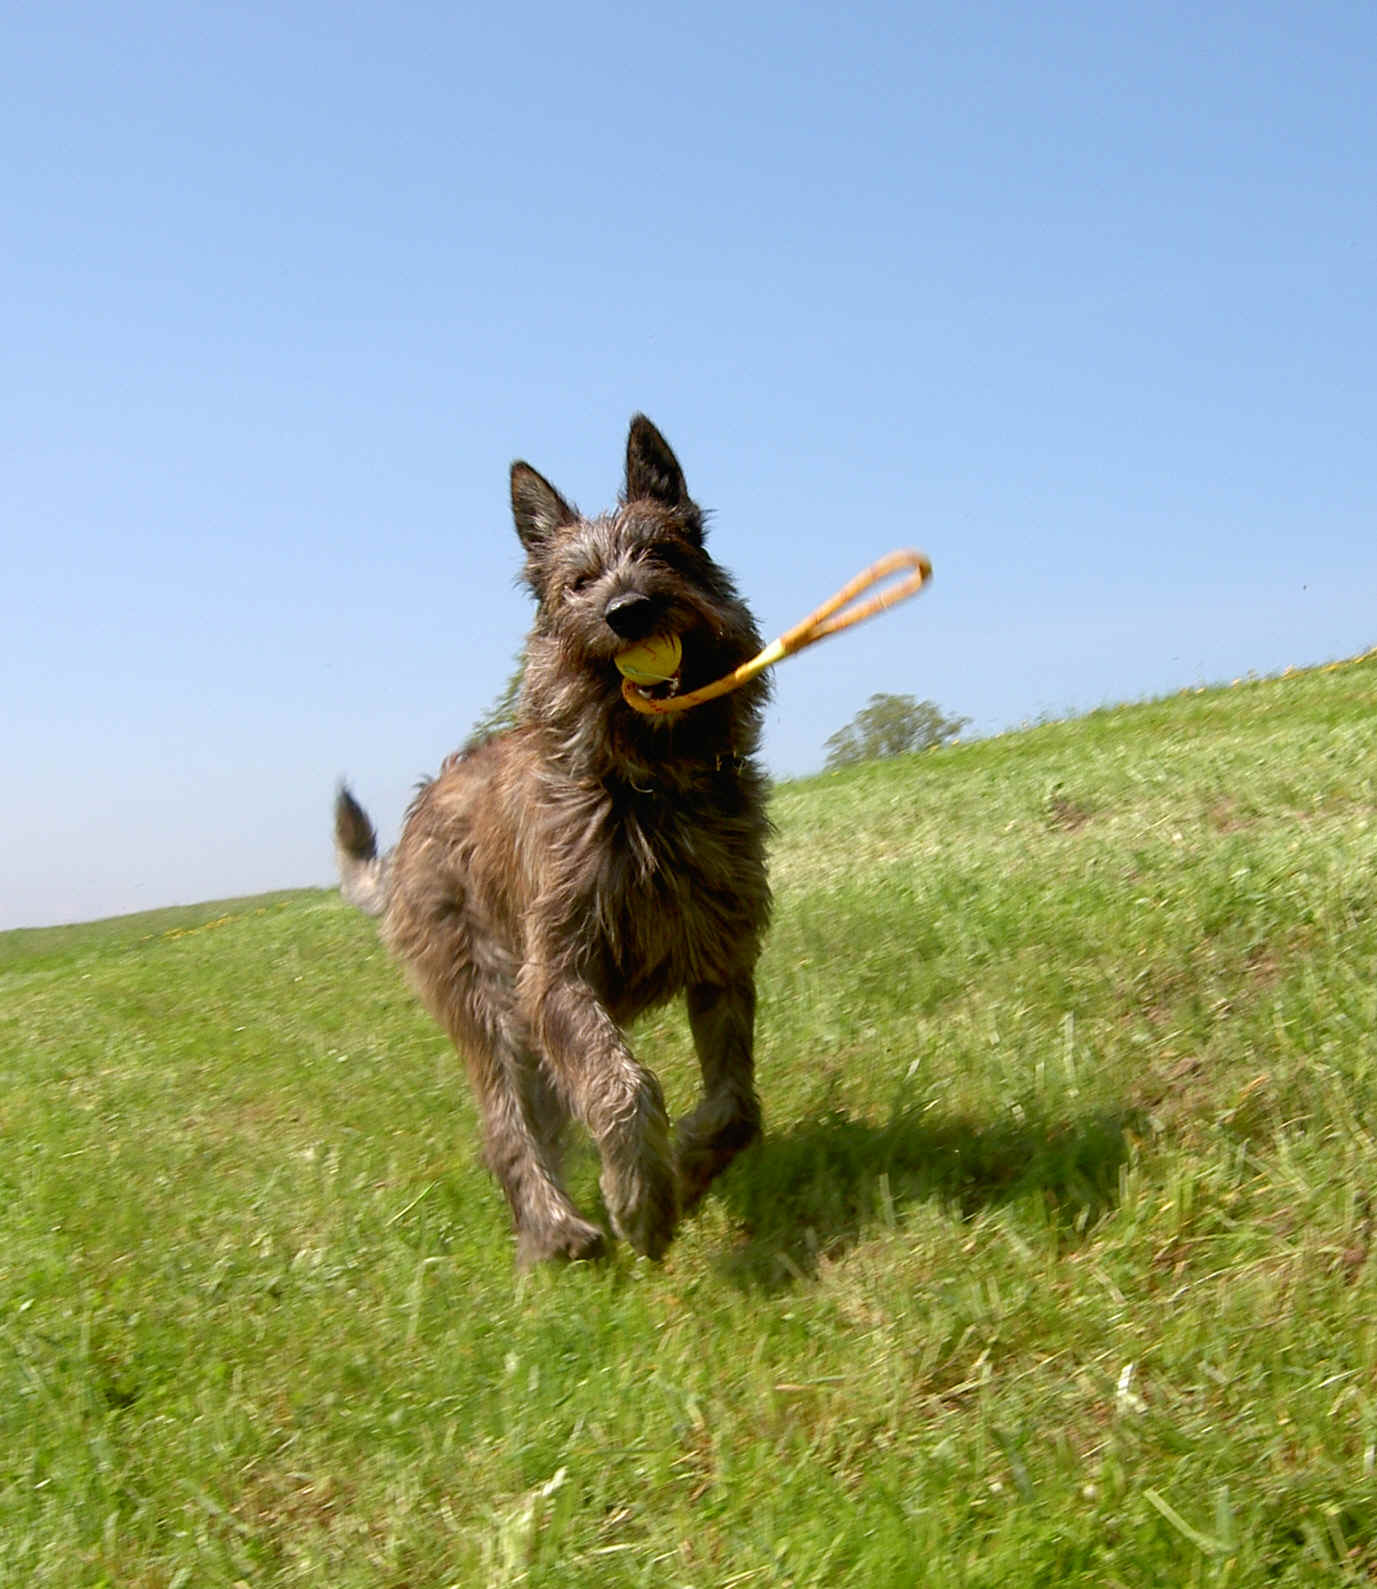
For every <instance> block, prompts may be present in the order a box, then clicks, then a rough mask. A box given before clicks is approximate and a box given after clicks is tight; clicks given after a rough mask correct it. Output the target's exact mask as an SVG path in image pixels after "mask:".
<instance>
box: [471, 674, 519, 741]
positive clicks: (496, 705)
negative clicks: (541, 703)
mask: <svg viewBox="0 0 1377 1589" xmlns="http://www.w3.org/2000/svg"><path fill="white" fill-rule="evenodd" d="M525 673H526V653H525V652H524V651H522V652H519V653H518V654H517V658H516V663H515V665H514V666H513V668H512V672H511V676H510V677H509V678H508V680H507V682H506V684H504V685H503V686H502V693H501V695H499V696H498V697H497V699H496V700H495V701H494V702H493V703H492V705H491V706H490V707H489V708H488V709H487V711H486V712H484V713H483V715H482V717H480V718H479V719H478V721H477V722H476V723H475V724H474V725H473V727H472V729H471V730H470V731H469V737H468V738H467V739H466V740H465V741H464V749H465V750H475V749H477V747H478V746H479V745H482V744H485V743H486V742H487V741H488V740H490V739H494V738H496V736H497V735H498V734H505V733H506V732H507V730H508V729H509V728H514V727H515V726H516V703H517V701H518V699H519V698H520V696H521V680H522V678H523V677H524V676H525Z"/></svg>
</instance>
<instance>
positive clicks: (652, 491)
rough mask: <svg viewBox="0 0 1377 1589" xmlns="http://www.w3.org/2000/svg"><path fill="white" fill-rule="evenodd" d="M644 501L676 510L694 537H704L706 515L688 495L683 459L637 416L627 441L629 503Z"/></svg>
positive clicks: (627, 490)
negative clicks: (681, 460)
mask: <svg viewBox="0 0 1377 1589" xmlns="http://www.w3.org/2000/svg"><path fill="white" fill-rule="evenodd" d="M643 498H649V499H650V501H652V502H659V503H661V504H662V505H663V506H664V507H667V508H670V509H672V510H673V511H674V512H675V513H676V514H678V515H679V517H680V518H681V519H682V520H683V523H684V527H685V528H686V529H687V530H688V531H690V533H691V534H693V535H695V536H698V537H701V535H702V533H703V515H702V513H701V511H700V510H699V507H698V504H697V503H696V502H695V501H694V500H693V498H692V497H691V496H689V494H688V487H687V486H686V485H685V484H684V471H683V470H682V469H681V468H680V467H679V460H678V459H677V458H676V457H675V456H674V454H673V452H672V451H671V450H670V445H669V443H668V442H667V441H666V440H665V438H664V437H663V436H662V435H661V434H660V432H659V431H658V430H656V428H655V427H654V425H652V424H651V423H650V421H649V420H648V419H647V418H646V417H645V415H644V414H637V415H636V417H635V418H634V419H633V420H632V421H631V430H630V432H629V433H628V435H627V438H626V500H627V501H628V502H636V501H639V500H641V499H643Z"/></svg>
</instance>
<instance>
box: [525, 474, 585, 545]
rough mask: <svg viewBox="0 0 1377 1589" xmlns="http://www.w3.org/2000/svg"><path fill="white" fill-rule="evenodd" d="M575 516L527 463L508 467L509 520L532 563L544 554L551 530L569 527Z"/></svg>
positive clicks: (575, 518) (542, 477) (549, 485)
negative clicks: (510, 515)
mask: <svg viewBox="0 0 1377 1589" xmlns="http://www.w3.org/2000/svg"><path fill="white" fill-rule="evenodd" d="M578 516H579V515H578V509H577V508H574V507H571V506H570V505H569V503H567V502H566V501H565V500H564V498H563V497H562V496H560V494H559V492H558V491H556V490H555V488H554V487H553V486H552V485H551V484H550V482H549V481H548V480H547V479H546V478H545V476H544V475H540V474H537V473H536V472H535V470H534V469H532V468H531V466H530V464H528V463H523V462H522V461H521V460H520V459H518V460H517V461H516V462H515V463H514V464H513V465H512V517H513V518H514V519H515V520H516V533H517V534H518V535H519V536H520V537H521V544H522V545H523V546H524V547H525V548H526V553H527V555H528V556H529V557H530V558H531V559H532V560H533V561H534V560H538V559H539V558H541V557H542V556H543V555H544V553H545V551H546V549H547V547H548V546H549V544H550V539H551V537H552V536H553V535H554V533H555V531H556V530H558V529H559V528H561V526H563V525H565V524H573V523H574V522H575V521H576V520H577V519H578Z"/></svg>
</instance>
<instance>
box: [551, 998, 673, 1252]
mask: <svg viewBox="0 0 1377 1589" xmlns="http://www.w3.org/2000/svg"><path fill="white" fill-rule="evenodd" d="M541 981H542V984H543V985H542V986H541V988H540V990H539V992H538V994H534V995H532V1002H533V1012H534V1016H535V1019H534V1021H533V1025H534V1026H535V1028H536V1031H537V1032H538V1034H539V1041H540V1043H541V1046H542V1047H543V1049H544V1052H545V1055H546V1057H547V1059H548V1061H549V1064H550V1067H551V1070H552V1072H553V1074H554V1076H555V1077H556V1078H557V1079H558V1084H559V1087H560V1091H561V1093H562V1094H563V1095H564V1096H565V1097H567V1098H568V1100H569V1104H570V1107H571V1109H572V1111H573V1113H574V1115H575V1117H576V1118H577V1119H578V1120H580V1121H581V1122H582V1124H583V1125H584V1126H586V1127H587V1129H588V1132H589V1134H590V1135H591V1136H592V1138H593V1141H594V1142H595V1143H596V1144H597V1149H598V1152H599V1154H600V1155H601V1157H602V1176H601V1179H600V1182H599V1184H600V1186H601V1187H602V1195H603V1200H604V1201H605V1203H606V1204H607V1212H608V1214H609V1215H610V1217H611V1220H612V1228H613V1230H615V1231H616V1233H617V1234H618V1235H619V1236H620V1237H621V1238H622V1239H623V1240H624V1241H627V1242H630V1244H631V1245H632V1246H633V1247H634V1248H635V1249H636V1251H637V1252H639V1253H643V1254H644V1255H645V1256H646V1257H648V1258H659V1257H660V1256H661V1255H662V1254H663V1253H664V1250H665V1248H666V1247H668V1245H669V1243H670V1238H671V1237H672V1236H673V1235H674V1226H675V1224H676V1223H677V1221H678V1216H679V1198H678V1187H677V1183H676V1179H675V1173H674V1164H673V1159H672V1157H671V1154H670V1145H669V1116H668V1114H667V1113H666V1111H665V1099H664V1094H663V1092H661V1090H660V1083H659V1082H658V1081H657V1080H656V1079H655V1077H654V1076H653V1075H652V1074H651V1072H650V1071H648V1070H647V1069H646V1068H645V1067H644V1066H643V1065H639V1064H637V1062H636V1060H635V1058H634V1056H633V1055H632V1053H631V1051H630V1050H629V1049H628V1047H627V1046H626V1041H625V1039H624V1038H623V1036H622V1034H621V1030H620V1029H619V1027H618V1026H617V1023H616V1022H615V1021H614V1020H613V1019H612V1017H611V1015H610V1014H609V1013H608V1012H607V1010H606V1008H605V1007H604V1006H603V1005H602V1003H601V1002H600V1001H599V1000H598V998H597V997H596V995H595V994H594V993H593V990H592V989H591V988H590V987H588V985H587V984H586V983H584V982H582V981H580V980H579V979H578V978H577V977H574V976H567V977H556V978H554V979H552V980H549V981H546V980H545V979H543V978H542V979H541Z"/></svg>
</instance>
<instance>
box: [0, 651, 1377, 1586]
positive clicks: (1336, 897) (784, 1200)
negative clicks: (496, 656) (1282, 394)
mask: <svg viewBox="0 0 1377 1589" xmlns="http://www.w3.org/2000/svg"><path fill="white" fill-rule="evenodd" d="M775 816H776V819H777V821H778V824H779V838H778V842H777V844H776V847H775V859H774V877H775V882H776V888H777V896H778V911H777V920H776V926H775V929H774V931H773V934H772V937H771V939H770V944H769V949H768V953H767V955H766V959H765V962H764V967H763V979H762V981H763V986H762V1006H761V1015H760V1063H761V1082H762V1091H763V1093H764V1096H765V1100H766V1108H767V1113H768V1124H769V1132H770V1136H769V1140H768V1142H767V1144H766V1145H765V1147H764V1148H763V1149H761V1150H760V1151H758V1152H757V1153H756V1154H754V1155H752V1156H751V1157H749V1158H748V1159H746V1160H745V1161H744V1162H742V1163H741V1164H739V1165H738V1166H737V1167H736V1168H735V1169H734V1170H733V1171H732V1173H731V1174H730V1176H729V1177H728V1178H727V1179H726V1181H725V1182H724V1183H723V1185H722V1186H721V1189H720V1192H719V1193H717V1194H716V1195H714V1196H713V1197H711V1198H710V1199H709V1200H708V1202H707V1204H706V1205H705V1207H704V1208H703V1210H702V1211H701V1213H700V1214H699V1215H698V1216H697V1217H696V1218H695V1219H694V1220H692V1221H691V1222H690V1223H688V1224H687V1225H686V1226H685V1228H684V1230H683V1233H682V1236H681V1238H680V1240H679V1241H678V1242H677V1244H676V1245H675V1247H674V1248H673V1250H672V1252H671V1254H670V1256H669V1258H668V1260H667V1261H666V1262H665V1263H664V1264H663V1265H662V1266H660V1267H658V1268H656V1267H652V1266H649V1265H646V1264H644V1263H638V1262H634V1261H632V1260H631V1259H630V1258H629V1257H628V1256H627V1254H626V1253H625V1252H624V1251H622V1252H619V1253H618V1254H617V1256H616V1257H615V1258H614V1259H613V1260H612V1261H610V1262H609V1263H608V1264H606V1265H604V1266H601V1267H579V1268H576V1269H570V1270H566V1271H564V1272H562V1273H555V1274H539V1275H534V1276H531V1277H528V1278H526V1279H524V1280H519V1281H518V1280H517V1279H515V1278H514V1276H513V1272H512V1267H511V1250H510V1239H509V1236H508V1234H507V1228H506V1222H505V1218H504V1212H503V1208H502V1204H501V1200H500V1197H499V1195H498V1193H497V1191H496V1189H495V1188H494V1187H493V1185H492V1184H491V1183H490V1181H489V1180H488V1178H487V1177H486V1175H485V1174H484V1173H483V1172H482V1171H481V1170H480V1169H479V1168H478V1166H477V1162H476V1155H475V1140H476V1139H475V1132H474V1117H473V1110H472V1108H471V1105H470V1103H469V1100H468V1096H467V1093H466V1090H465V1087H464V1084H463V1080H462V1075H461V1072H460V1068H459V1064H458V1062H457V1060H456V1059H455V1057H454V1056H453V1054H452V1053H451V1052H450V1051H449V1050H448V1049H447V1046H446V1044H445V1042H444V1041H443V1040H442V1038H441V1037H440V1035H439V1034H438V1032H437V1031H436V1030H435V1029H434V1028H433V1027H432V1026H431V1025H430V1024H429V1022H428V1021H427V1019H426V1018H425V1017H424V1016H423V1015H422V1013H421V1012H420V1011H419V1009H418V1008H417V1007H416V1006H415V1005H414V1004H413V1002H412V1001H411V999H410V997H409V996H408V995H407V993H406V992H405V991H404V989H403V987H402V984H401V982H400V979H399V977H398V976H397V974H396V972H395V969H394V968H393V967H392V966H391V965H390V964H389V962H388V960H387V959H386V957H385V955H384V954H383V953H382V952H381V950H380V949H379V948H378V946H377V943H376V939H375V936H374V928H373V925H372V924H371V923H370V922H367V921H365V920H364V919H363V918H361V917H359V916H357V915H355V914H353V913H351V912H350V911H349V910H347V909H346V908H345V907H343V906H342V905H341V904H340V903H339V901H338V900H337V899H336V898H335V896H333V895H332V894H302V895H280V896H272V897H270V898H267V899H263V900H245V901H237V902H233V901H232V902H228V903H226V904H222V905H217V906H208V907H204V908H203V909H201V910H198V911H192V912H180V913H177V914H176V915H173V916H168V917H166V918H164V917H162V916H160V915H159V914H158V913H154V914H153V915H149V916H145V917H142V918H129V919H127V920H125V921H123V922H113V923H100V924H95V925H93V926H91V927H88V928H67V929H60V930H55V931H53V932H35V933H12V934H8V935H4V936H0V1078H2V1079H3V1086H2V1087H0V1194H2V1202H0V1325H2V1327H3V1333H2V1334H0V1582H4V1583H14V1584H16V1585H18V1584H24V1585H60V1586H63V1589H65V1586H69V1585H98V1584H109V1585H119V1586H124V1585H139V1586H150V1589H151V1586H157V1589H174V1586H181V1585H191V1586H200V1585H234V1584H245V1585H249V1584H251V1585H254V1586H258V1585H266V1584H292V1583H301V1584H312V1585H320V1584H328V1585H331V1586H332V1589H352V1586H359V1589H364V1586H379V1585H381V1586H388V1589H428V1586H432V1585H435V1586H439V1585H471V1584H488V1583H492V1584H505V1583H529V1584H534V1585H550V1586H554V1585H559V1586H561V1589H565V1586H571V1585H579V1586H581V1585H588V1586H593V1585H599V1586H601V1585H608V1584H617V1585H621V1584H626V1585H635V1584H645V1585H652V1584H653V1585H657V1586H659V1585H689V1586H694V1589H698V1586H702V1589H723V1586H727V1585H744V1584H760V1585H767V1584H768V1585H774V1584H786V1585H789V1584H792V1585H800V1586H801V1585H824V1584H825V1585H857V1586H876V1585H879V1586H886V1585H907V1584H924V1585H948V1584H950V1585H990V1586H995V1585H1001V1586H1003V1585H1043V1584H1045V1585H1066V1584H1080V1583H1084V1584H1096V1585H1113V1584H1119V1585H1125V1586H1139V1585H1150V1584H1153V1585H1155V1584H1168V1583H1170V1584H1181V1583H1200V1584H1205V1583H1221V1584H1223V1583H1227V1584H1234V1585H1238V1584H1262V1583H1266V1584H1276V1585H1285V1584H1331V1583H1332V1584H1339V1583H1355V1584H1356V1583H1370V1582H1372V1581H1373V1580H1374V1579H1377V1473H1375V1472H1374V1468H1375V1467H1377V1261H1375V1260H1374V1259H1373V1258H1372V1256H1371V1246H1372V1239H1373V1205H1372V1198H1373V1195H1374V1190H1375V1189H1377V1142H1374V1135H1373V1133H1374V1121H1375V1120H1377V659H1368V660H1364V661H1360V662H1357V663H1354V664H1350V665H1347V666H1344V667H1340V668H1335V669H1329V670H1318V671H1314V672H1309V673H1305V674H1301V675H1297V676H1294V677H1290V678H1286V679H1280V680H1273V681H1267V682H1262V683H1250V684H1244V685H1241V686H1239V687H1236V688H1234V689H1226V690H1222V691H1212V692H1202V693H1196V694H1189V695H1185V696H1182V697H1178V698H1174V699H1171V700H1168V701H1164V702H1160V703H1156V704H1151V705H1143V706H1135V707H1129V708H1124V709H1119V710H1110V711H1103V712H1100V713H1097V714H1095V715H1093V716H1091V717H1088V718H1085V719H1082V720H1079V721H1075V722H1070V723H1062V724H1052V725H1049V726H1046V727H1041V728H1037V729H1034V730H1031V731H1028V732H1025V733H1021V734H1017V735H1012V736H1008V737H1006V738H1002V739H999V740H993V741H987V742H982V743H977V744H972V745H969V746H957V747H953V748H950V749H947V750H943V751H939V752H933V753H929V754H926V755H924V756H921V757H918V758H914V759H911V760H906V761H903V762H896V763H889V764H884V765H875V766H871V767H867V768H861V769H858V770H855V771H851V772H846V773H838V774H834V775H831V776H827V777H823V778H819V779H815V780H812V781H810V782H807V783H801V784H793V785H789V786H787V787H785V788H782V789H781V790H780V791H779V792H778V795H777V798H776V801H775ZM323 820H324V818H323ZM637 1042H638V1046H639V1048H640V1050H641V1052H642V1053H643V1055H644V1056H645V1057H646V1058H647V1060H648V1061H649V1062H650V1063H652V1064H653V1065H655V1066H656V1067H657V1068H658V1069H659V1070H660V1072H661V1074H662V1075H663V1076H664V1077H665V1079H666V1083H667V1087H668V1090H669V1092H670V1094H671V1096H672V1099H673V1101H674V1103H675V1104H676V1106H681V1105H683V1104H685V1103H687V1101H688V1099H689V1097H690V1095H691V1092H692V1088H693V1075H692V1060H691V1052H690V1048H689V1044H688V1040H687V1036H686V1031H685V1027H684V1024H683V1022H682V1021H681V1019H680V1017H679V1016H678V1014H677V1012H675V1013H668V1014H666V1015H664V1016H662V1017H660V1018H657V1019H654V1020H651V1021H647V1022H646V1023H644V1024H643V1025H642V1027H641V1028H640V1030H639V1032H638V1034H637ZM576 1176H577V1182H578V1185H579V1188H580V1192H581V1195H582V1197H583V1198H584V1200H585V1201H586V1203H587V1204H588V1205H589V1206H590V1207H595V1206H596V1168H595V1165H594V1164H593V1163H592V1161H591V1159H590V1158H589V1157H588V1156H586V1155H585V1157H584V1158H583V1159H582V1160H580V1161H579V1162H578V1163H577V1165H576Z"/></svg>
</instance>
